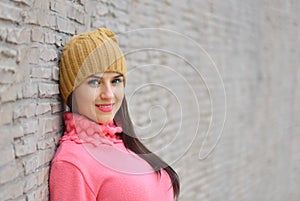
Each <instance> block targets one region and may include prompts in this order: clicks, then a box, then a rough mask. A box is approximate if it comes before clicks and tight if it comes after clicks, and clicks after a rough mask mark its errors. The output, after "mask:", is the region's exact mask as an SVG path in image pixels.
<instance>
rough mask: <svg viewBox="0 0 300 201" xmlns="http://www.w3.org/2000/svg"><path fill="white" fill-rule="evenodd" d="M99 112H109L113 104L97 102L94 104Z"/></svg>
mask: <svg viewBox="0 0 300 201" xmlns="http://www.w3.org/2000/svg"><path fill="white" fill-rule="evenodd" d="M96 106H97V107H98V109H99V110H100V111H101V112H111V111H112V110H113V107H114V104H113V103H109V104H97V105H96Z"/></svg>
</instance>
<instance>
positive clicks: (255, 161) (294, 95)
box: [0, 0, 300, 201]
mask: <svg viewBox="0 0 300 201" xmlns="http://www.w3.org/2000/svg"><path fill="white" fill-rule="evenodd" d="M299 9H300V4H299V3H298V2H297V1H276V2H274V1H269V0H266V1H258V0H255V1H237V0H234V1H226V2H225V1H224V2H221V1H215V0H212V1H196V0H186V1H169V0H165V1H149V0H126V1H109V0H101V1H100V0H98V1H96V0H91V1H87V0H76V1H71V0H60V1H58V0H11V1H8V0H5V1H1V3H0V44H1V45H0V76H1V77H0V93H1V96H0V115H1V117H0V150H1V160H0V200H18V201H19V200H20V201H21V200H48V183H47V182H48V175H49V163H50V160H51V158H52V156H53V154H54V152H55V148H56V145H57V142H58V139H59V137H60V136H61V133H62V119H61V114H62V111H63V110H64V109H63V108H64V106H63V105H62V103H61V99H60V96H59V90H58V77H59V75H58V69H59V68H58V65H57V63H58V60H59V53H60V51H61V49H62V46H63V45H64V44H65V42H66V41H67V40H68V39H69V38H70V37H71V36H72V35H73V34H78V33H82V32H85V31H89V30H92V29H95V28H97V27H101V26H106V27H109V28H111V29H112V30H113V31H114V32H116V33H117V34H118V37H119V41H120V44H121V47H122V49H123V50H124V53H125V55H126V59H127V63H128V83H127V86H126V95H127V99H128V102H129V103H130V113H131V115H132V118H133V121H134V124H135V126H136V130H137V133H138V135H139V136H140V137H141V139H142V140H143V141H144V142H145V143H146V144H147V145H148V146H149V147H150V148H151V149H152V150H153V151H154V152H156V153H157V154H159V155H160V156H162V157H163V158H164V159H165V160H166V161H168V162H169V163H171V164H172V165H173V166H174V167H175V169H176V170H177V171H178V173H179V175H180V178H181V184H182V192H181V197H180V200H201V201H203V200H209V201H211V200H216V201H217V200H228V201H229V200H239V201H240V200H249V201H252V200H272V201H273V200H278V201H281V200H291V201H296V200H299V199H300V193H299V191H298V189H297V187H298V186H299V184H300V182H299V181H300V168H299V167H300V148H299V146H298V144H299V143H298V142H299V141H300V137H299V135H297V134H299V120H300V116H299V114H300V112H299V106H298V104H297V103H298V102H299V101H300V98H299V97H300V96H299V95H300V94H299V89H298V88H297V87H299V86H300V70H299V68H298V65H297V64H299V62H300V59H299V53H300V51H299V48H298V46H297V44H300V41H299V40H300V37H299V32H300V31H299V22H298V19H300V16H299V12H298V10H299Z"/></svg>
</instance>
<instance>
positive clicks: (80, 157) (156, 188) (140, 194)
mask: <svg viewBox="0 0 300 201" xmlns="http://www.w3.org/2000/svg"><path fill="white" fill-rule="evenodd" d="M49 189H50V201H172V200H173V188H172V184H171V181H170V177H169V175H168V174H167V173H166V172H165V171H164V170H161V175H159V174H156V173H155V172H154V171H153V169H152V167H151V166H150V165H149V164H148V163H147V162H146V161H144V160H143V159H141V158H140V157H138V156H137V155H136V154H134V153H133V152H131V151H128V150H127V149H126V148H125V146H124V144H123V141H122V140H115V141H113V142H112V143H101V144H99V145H97V146H95V145H93V144H91V143H78V142H77V141H76V140H74V139H71V138H69V140H64V141H63V142H62V143H61V144H60V146H59V148H58V150H57V152H56V155H55V157H54V158H53V160H52V165H51V172H50V182H49Z"/></svg>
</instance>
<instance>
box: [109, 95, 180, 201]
mask: <svg viewBox="0 0 300 201" xmlns="http://www.w3.org/2000/svg"><path fill="white" fill-rule="evenodd" d="M114 121H115V123H116V124H117V125H120V126H122V128H123V132H122V133H121V134H120V137H121V138H122V140H123V142H124V145H125V147H126V148H127V149H130V150H131V151H133V152H134V153H136V154H138V155H139V156H140V157H141V158H143V159H144V160H145V161H147V162H148V163H149V164H150V165H151V166H152V168H153V169H154V170H155V172H156V173H157V174H159V175H160V174H161V172H160V170H161V169H164V170H165V171H166V172H167V173H168V175H169V177H170V179H171V182H172V186H173V192H174V197H175V199H177V198H178V195H179V191H180V183H179V177H178V175H177V173H176V172H175V171H174V169H173V168H172V167H171V166H169V165H168V164H167V163H166V162H165V161H163V160H162V159H161V158H159V157H158V156H157V155H155V154H154V153H152V152H151V151H150V150H149V149H147V147H145V146H144V145H143V143H142V142H141V141H140V140H139V139H138V138H137V135H136V133H135V131H134V127H133V124H132V121H131V118H130V115H129V112H128V107H127V101H126V98H125V97H124V98H123V102H122V105H121V107H120V109H119V111H118V112H117V113H116V115H115V118H114Z"/></svg>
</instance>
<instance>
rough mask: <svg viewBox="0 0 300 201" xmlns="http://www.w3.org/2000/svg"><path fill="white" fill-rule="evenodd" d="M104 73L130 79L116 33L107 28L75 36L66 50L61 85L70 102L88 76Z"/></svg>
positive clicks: (61, 66) (64, 96)
mask: <svg viewBox="0 0 300 201" xmlns="http://www.w3.org/2000/svg"><path fill="white" fill-rule="evenodd" d="M103 72H115V73H120V74H122V75H123V76H124V81H125V78H126V63H125V58H124V55H123V53H122V51H121V49H120V47H119V45H118V42H117V39H116V37H115V34H114V33H113V32H112V31H111V30H109V29H107V28H99V29H96V30H94V31H91V32H87V33H83V34H80V35H75V36H73V37H72V38H71V40H70V41H69V42H68V43H67V44H66V45H65V47H64V48H63V51H62V56H61V63H60V71H59V73H60V74H59V76H60V79H59V87H60V92H61V95H62V98H63V100H64V102H65V103H66V104H67V102H68V97H69V96H70V94H71V93H72V91H73V90H74V89H75V88H76V87H77V86H79V85H80V84H81V83H82V82H83V81H84V80H85V79H86V78H87V77H89V76H91V75H93V74H97V73H103Z"/></svg>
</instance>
